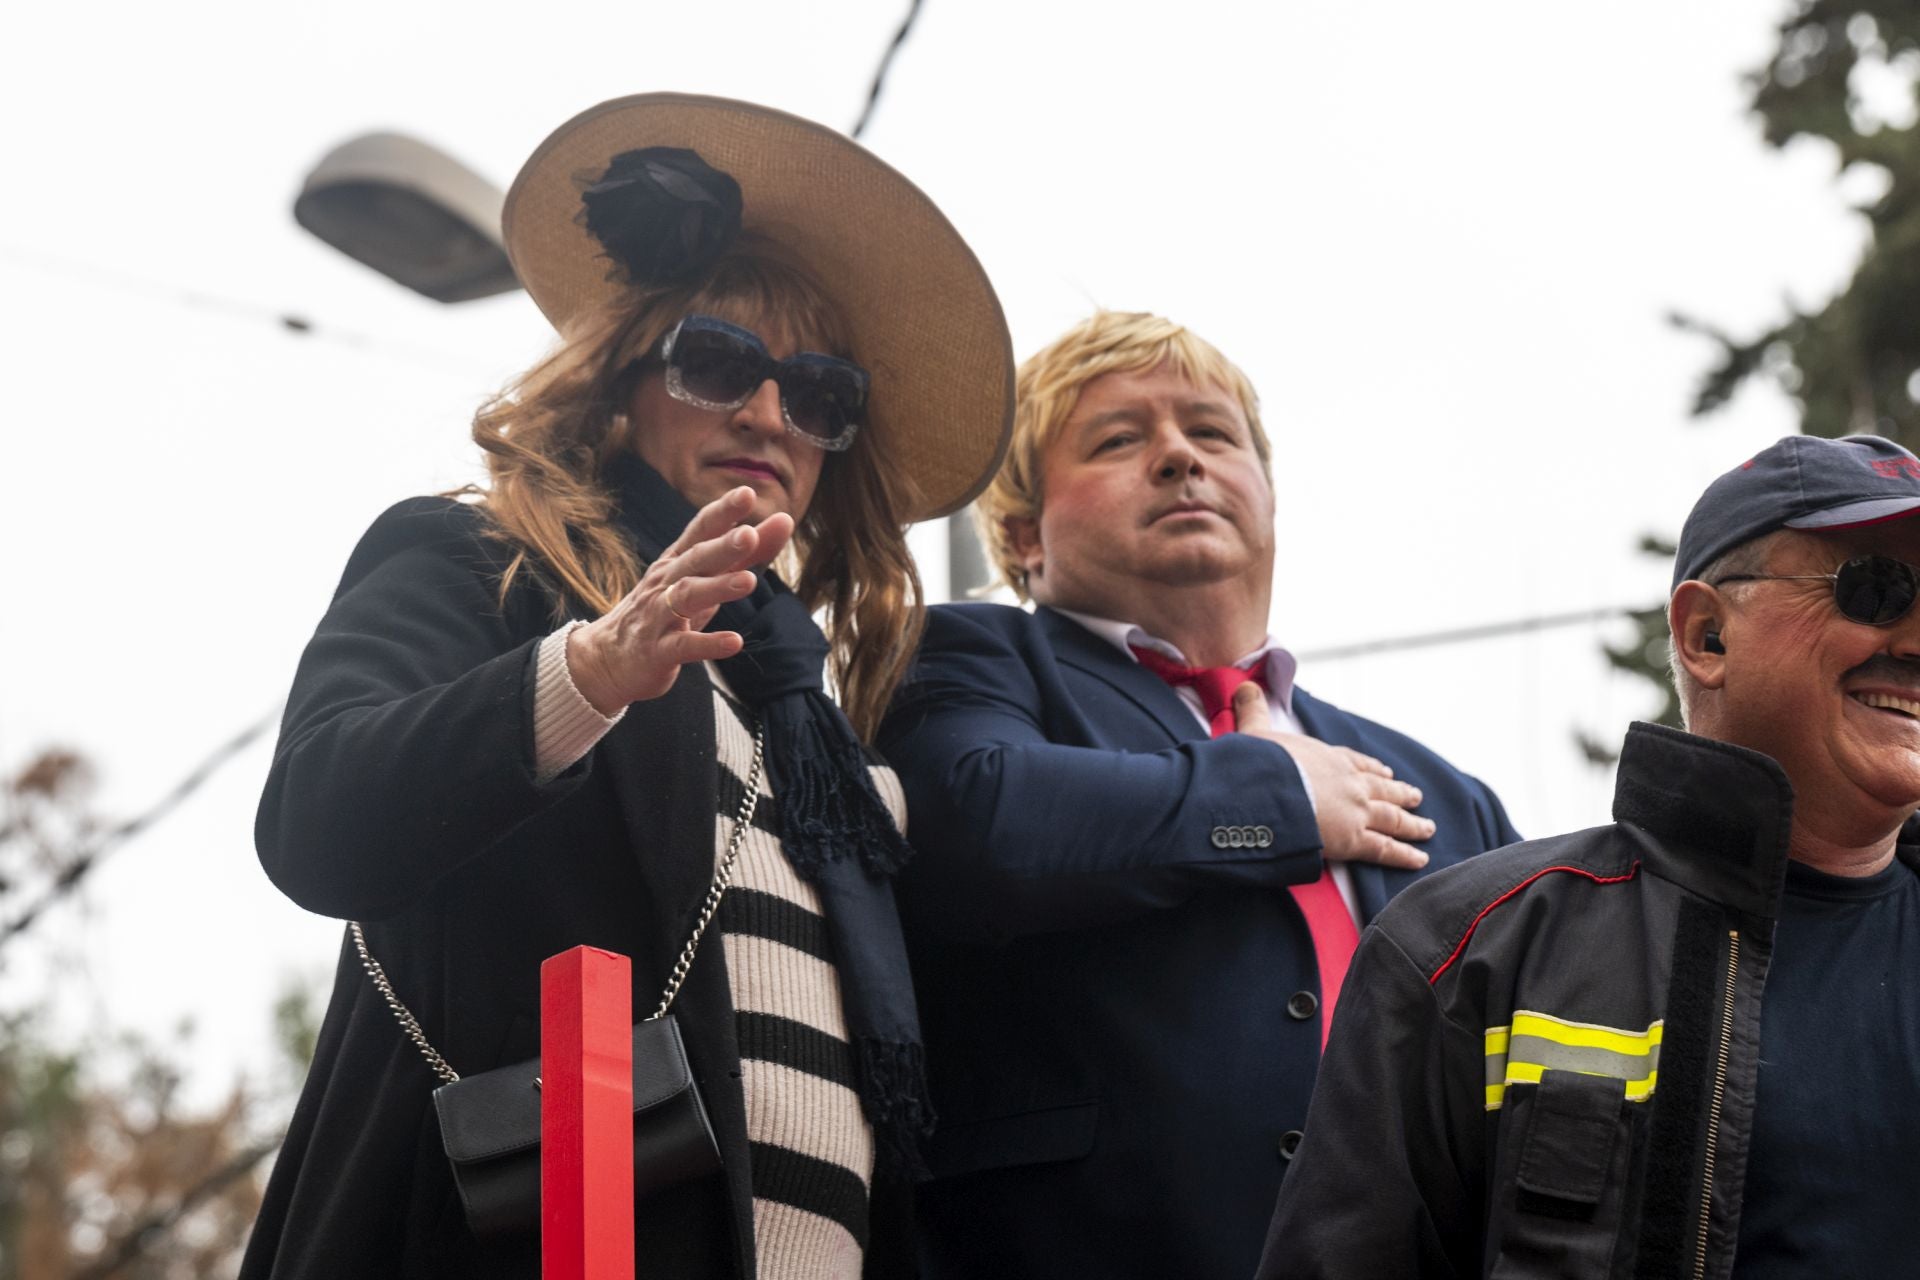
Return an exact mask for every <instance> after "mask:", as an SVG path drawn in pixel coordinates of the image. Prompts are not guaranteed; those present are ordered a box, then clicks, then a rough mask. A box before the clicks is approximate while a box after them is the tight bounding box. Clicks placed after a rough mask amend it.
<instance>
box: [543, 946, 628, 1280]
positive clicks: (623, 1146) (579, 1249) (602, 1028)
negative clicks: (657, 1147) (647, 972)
mask: <svg viewBox="0 0 1920 1280" xmlns="http://www.w3.org/2000/svg"><path fill="white" fill-rule="evenodd" d="M631 969H632V964H631V962H630V961H629V960H628V959H627V957H625V956H622V955H615V954H614V953H613V952H611V951H601V950H600V949H599V948H597V947H575V948H574V949H573V950H571V951H563V952H561V953H560V954H559V955H557V956H553V957H551V958H549V959H548V960H547V961H546V962H545V963H544V964H542V965H541V966H540V1254H541V1269H540V1274H541V1276H542V1278H543V1280H633V982H632V976H631Z"/></svg>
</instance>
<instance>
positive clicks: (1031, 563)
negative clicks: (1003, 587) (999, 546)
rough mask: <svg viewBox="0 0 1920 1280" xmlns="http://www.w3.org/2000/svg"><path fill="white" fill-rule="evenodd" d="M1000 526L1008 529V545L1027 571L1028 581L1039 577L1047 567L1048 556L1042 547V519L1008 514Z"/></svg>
mask: <svg viewBox="0 0 1920 1280" xmlns="http://www.w3.org/2000/svg"><path fill="white" fill-rule="evenodd" d="M1000 527H1001V528H1002V529H1005V530H1006V531H1007V545H1008V546H1009V547H1010V548H1012V550H1013V555H1014V558H1015V559H1016V560H1018V561H1019V562H1020V567H1021V568H1022V569H1025V570H1026V572H1027V581H1028V582H1032V581H1033V580H1034V579H1035V578H1038V577H1039V576H1040V575H1041V573H1042V572H1043V571H1044V570H1045V568H1046V556H1045V554H1044V553H1043V552H1042V551H1041V548H1040V520H1039V518H1038V517H1037V516H1006V517H1004V518H1003V519H1002V520H1001V521H1000Z"/></svg>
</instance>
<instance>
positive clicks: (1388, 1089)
mask: <svg viewBox="0 0 1920 1280" xmlns="http://www.w3.org/2000/svg"><path fill="white" fill-rule="evenodd" d="M1484 1063H1485V1049H1484V1037H1483V1036H1482V1035H1480V1034H1477V1033H1475V1032H1472V1031H1469V1030H1467V1029H1466V1028H1463V1027H1460V1026H1458V1025H1456V1024H1455V1023H1453V1022H1452V1021H1451V1020H1449V1019H1448V1018H1447V1017H1446V1016H1445V1014H1444V1011H1443V1010H1442V1009H1441V1008H1440V1005H1439V1002H1438V1000H1437V999H1436V998H1435V995H1434V992H1433V989H1432V987H1431V986H1430V985H1429V984H1428V982H1427V980H1426V975H1425V974H1423V973H1421V972H1420V971H1419V970H1418V969H1417V968H1416V967H1415V965H1414V964H1413V962H1412V961H1411V960H1410V959H1408V957H1407V955H1406V953H1405V952H1404V951H1402V950H1401V948H1400V947H1399V946H1398V945H1397V944H1396V943H1395V942H1394V941H1393V939H1392V937H1391V936H1390V935H1389V934H1387V933H1385V932H1383V931H1382V930H1381V929H1380V927H1379V926H1377V925H1376V926H1375V927H1373V928H1371V929H1369V930H1368V931H1367V933H1366V935H1365V937H1364V938H1363V939H1362V940H1361V943H1360V948H1359V950H1358V951H1357V952H1355V954H1354V959H1353V966H1352V968H1351V969H1349V970H1348V971H1347V978H1346V982H1345V983H1344V984H1343V985H1342V987H1341V997H1340V1011H1339V1015H1338V1016H1337V1017H1336V1018H1335V1019H1334V1023H1333V1035H1332V1037H1331V1039H1330V1040H1329V1042H1328V1044H1327V1051H1326V1055H1325V1057H1324V1058H1322V1060H1321V1063H1320V1073H1319V1077H1318V1079H1317V1081H1316V1083H1315V1085H1314V1093H1313V1102H1312V1105H1311V1106H1310V1107H1309V1108H1308V1111H1307V1124H1306V1128H1305V1130H1304V1131H1303V1132H1304V1134H1305V1137H1304V1138H1303V1139H1302V1141H1301V1143H1300V1147H1299V1150H1298V1152H1297V1153H1296V1155H1295V1156H1294V1159H1293V1161H1292V1163H1291V1164H1290V1165H1289V1166H1288V1169H1287V1174H1286V1178H1285V1180H1284V1181H1282V1182H1281V1184H1280V1197H1279V1201H1278V1203H1277V1204H1276V1206H1275V1208H1274V1214H1273V1220H1272V1222H1271V1224H1270V1225H1269V1227H1268V1229H1267V1243H1266V1249H1265V1252H1264V1253H1263V1254H1262V1256H1261V1259H1260V1270H1259V1273H1258V1276H1257V1277H1256V1280H1283V1278H1284V1280H1378V1277H1381V1276H1404V1277H1410V1278H1411V1277H1421V1278H1423V1280H1437V1278H1439V1277H1459V1278H1461V1280H1465V1278H1466V1277H1472V1276H1477V1275H1479V1274H1480V1253H1481V1228H1482V1222H1483V1220H1484V1217H1485V1205H1484V1194H1483V1187H1484V1185H1485V1173H1484V1169H1485V1156H1484V1142H1485V1139H1484V1134H1485V1115H1486V1113H1485V1083H1484V1077H1485V1065H1484Z"/></svg>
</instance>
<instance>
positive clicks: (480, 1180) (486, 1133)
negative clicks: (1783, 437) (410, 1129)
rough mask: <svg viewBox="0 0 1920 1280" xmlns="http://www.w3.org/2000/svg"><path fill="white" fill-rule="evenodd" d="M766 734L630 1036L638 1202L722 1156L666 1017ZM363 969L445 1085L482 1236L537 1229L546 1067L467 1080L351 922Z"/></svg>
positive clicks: (438, 1104) (732, 841)
mask: <svg viewBox="0 0 1920 1280" xmlns="http://www.w3.org/2000/svg"><path fill="white" fill-rule="evenodd" d="M765 749H766V730H765V728H764V726H757V727H756V728H755V730H754V735H753V767H752V769H751V770H750V772H749V776H748V778H747V786H746V796H745V798H744V799H742V801H741V802H740V812H739V813H738V815H736V816H735V818H734V824H733V834H732V836H731V837H730V838H729V839H728V841H727V851H726V854H725V856H723V857H722V858H721V859H720V863H719V865H718V866H717V867H716V868H715V869H714V873H713V883H712V884H711V885H709V886H708V888H707V900H706V902H705V903H704V904H703V905H702V907H701V910H700V919H699V920H698V921H697V922H696V923H695V924H694V926H693V934H692V936H691V937H689V938H688V939H687V945H686V946H685V947H683V948H681V951H680V959H679V960H678V961H677V962H676V963H675V964H674V967H673V975H672V976H671V977H670V978H668V979H667V987H666V990H665V991H663V992H662V993H661V995H660V1004H659V1007H658V1008H656V1009H655V1010H654V1011H653V1013H652V1014H651V1015H649V1016H648V1017H647V1018H646V1020H645V1021H643V1022H637V1023H635V1024H634V1027H633V1194H634V1198H635V1199H636V1200H642V1199H645V1198H646V1197H647V1196H649V1195H652V1194H654V1193H655V1192H658V1191H663V1190H665V1189H666V1188H668V1187H672V1186H677V1185H679V1184H680V1183H683V1182H688V1181H691V1180H692V1179H694V1178H699V1177H704V1176H705V1175H707V1174H710V1173H712V1172H714V1171H715V1170H716V1169H718V1168H719V1167H720V1147H719V1144H718V1143H717V1142H715V1141H714V1137H713V1126H712V1125H710V1124H709V1123H708V1122H707V1109H706V1107H705V1106H704V1105H703V1104H702V1103H701V1101H700V1091H699V1089H698V1088H697V1087H696V1086H695V1084H694V1079H693V1069H692V1067H691V1066H690V1065H689V1064H688V1062H687V1050H686V1046H685V1045H684V1044H682V1043H681V1040H680V1026H679V1023H677V1022H676V1021H675V1020H674V1016H673V1014H672V1013H671V1012H669V1010H670V1009H671V1008H672V1006H673V1001H674V997H675V996H677V995H679V994H680V984H681V983H683V982H685V981H686V977H687V970H688V969H690V968H691V967H692V965H693V957H694V954H695V953H696V952H697V951H698V950H699V947H700V938H701V936H702V935H703V934H705V933H706V931H707V926H708V925H709V924H711V923H712V922H713V917H714V913H715V912H716V911H718V910H719V909H720V899H721V896H722V895H723V894H725V893H726V891H727V886H728V885H730V884H731V883H732V882H733V868H734V863H735V862H736V861H737V860H738V859H739V857H740V842H741V841H742V840H743V839H744V838H745V837H746V832H747V828H748V827H749V826H750V825H751V824H752V822H753V812H754V809H755V807H756V806H757V805H758V804H759V802H760V775H761V770H762V766H763V761H764V758H765ZM347 928H348V929H349V930H350V931H351V932H352V934H353V945H354V946H355V947H357V948H358V949H359V952H360V964H361V967H363V968H364V969H366V971H367V976H368V977H369V978H371V979H372V980H373V985H374V986H375V987H376V988H377V989H378V990H379V992H380V995H381V997H382V998H383V999H385V1000H386V1002H387V1007H388V1008H390V1009H392V1010H393V1016H394V1017H395V1018H396V1019H397V1020H398V1021H399V1023H400V1027H401V1030H403V1031H405V1032H406V1034H407V1038H408V1039H409V1040H411V1041H413V1043H414V1045H415V1047H417V1048H418V1049H419V1050H420V1053H421V1056H422V1057H424V1058H425V1059H426V1060H427V1065H428V1066H429V1067H431V1068H432V1069H433V1071H434V1074H436V1075H438V1076H439V1077H440V1079H441V1080H443V1081H445V1083H444V1084H442V1085H440V1087H439V1088H437V1089H435V1090H434V1091H433V1108H434V1111H435V1112H436V1113H437V1114H438V1116H439V1119H440V1141H441V1145H442V1146H444V1147H445V1148H446V1152H447V1159H448V1160H449V1161H450V1162H451V1163H452V1166H453V1181H454V1185H455V1186H456V1187H458V1188H459V1191H460V1203H461V1205H462V1206H463V1207H464V1208H465V1210H466V1215H467V1225H468V1226H469V1227H470V1228H472V1230H473V1233H474V1234H475V1235H476V1236H496V1235H503V1234H508V1233H512V1232H525V1231H532V1230H535V1229H536V1228H538V1227H539V1225H540V1059H538V1058H530V1059H528V1060H527V1061H525V1062H516V1063H513V1064H512V1065H510V1066H505V1067H496V1068H494V1069H493V1070H492V1071H486V1072H482V1073H481V1074H479V1075H474V1076H462V1075H461V1074H460V1073H459V1072H457V1071H455V1070H454V1069H453V1068H452V1067H451V1066H449V1065H448V1064H447V1060H446V1059H445V1058H443V1057H441V1056H440V1054H439V1052H438V1051H437V1050H435V1049H434V1047H433V1045H432V1044H431V1043H429V1042H428V1040H427V1035H426V1032H424V1031H422V1030H421V1028H420V1023H419V1021H418V1020H417V1019H416V1018H415V1017H414V1016H413V1014H412V1012H411V1011H410V1010H408V1008H407V1006H406V1005H405V1004H404V1003H402V1002H401V1000H400V997H399V996H398V995H396V994H395V993H394V990H393V984H392V983H391V982H389V981H388V980H387V974H386V970H384V969H382V968H381V967H380V962H379V961H377V960H375V959H374V958H373V954H372V952H370V951H368V950H367V939H366V934H365V933H364V932H363V931H362V930H361V928H360V924H359V922H358V921H351V920H350V921H348V922H347Z"/></svg>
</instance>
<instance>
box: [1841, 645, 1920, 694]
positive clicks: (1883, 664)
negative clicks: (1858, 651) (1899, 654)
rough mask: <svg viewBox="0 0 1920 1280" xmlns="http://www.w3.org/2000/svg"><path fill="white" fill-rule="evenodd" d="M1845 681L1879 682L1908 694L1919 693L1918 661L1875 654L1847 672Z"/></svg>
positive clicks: (1919, 664) (1919, 674) (1919, 663)
mask: <svg viewBox="0 0 1920 1280" xmlns="http://www.w3.org/2000/svg"><path fill="white" fill-rule="evenodd" d="M1847 679H1849V680H1854V679H1861V680H1881V681H1884V682H1886V683H1888V684H1893V685H1898V686H1900V687H1901V688H1903V689H1905V690H1907V691H1908V692H1910V693H1920V661H1915V660H1913V659H1911V658H1896V657H1894V656H1893V655H1892V654H1890V653H1876V654H1874V655H1873V656H1872V657H1871V658H1868V659H1867V660H1866V661H1865V662H1863V663H1861V664H1860V665H1859V666H1857V667H1855V668H1854V669H1853V670H1851V671H1849V672H1847Z"/></svg>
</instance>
